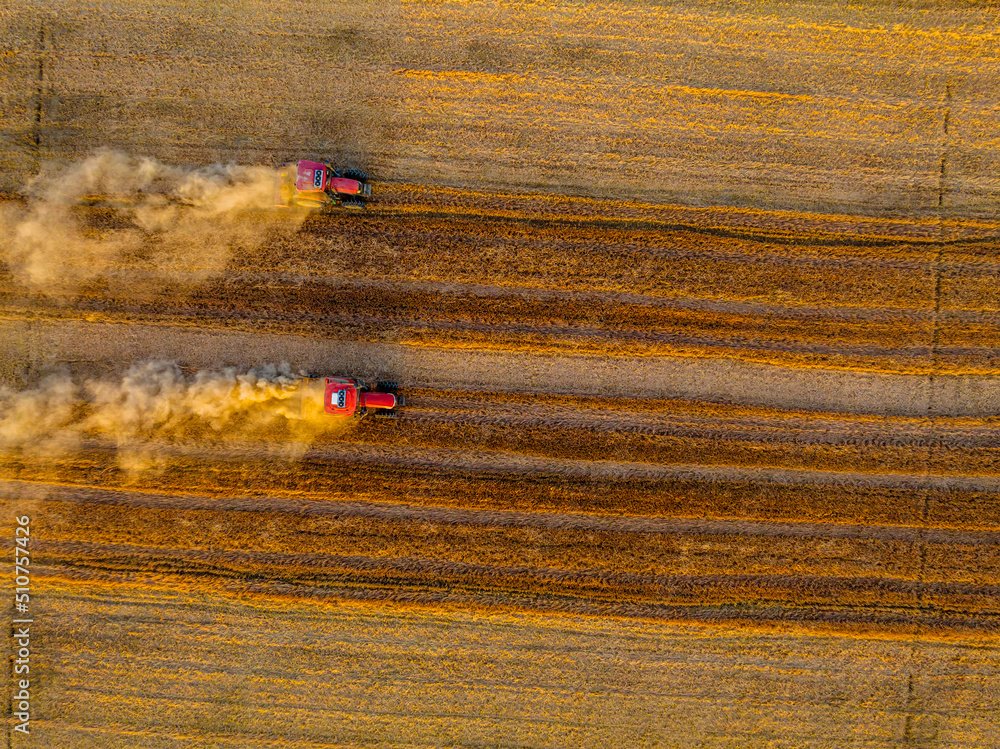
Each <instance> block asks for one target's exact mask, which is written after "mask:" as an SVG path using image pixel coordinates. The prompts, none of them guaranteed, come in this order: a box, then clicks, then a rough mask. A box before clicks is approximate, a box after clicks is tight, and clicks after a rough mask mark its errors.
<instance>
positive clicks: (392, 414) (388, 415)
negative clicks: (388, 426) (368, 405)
mask: <svg viewBox="0 0 1000 749" xmlns="http://www.w3.org/2000/svg"><path fill="white" fill-rule="evenodd" d="M375 418H376V419H398V418H399V414H398V413H397V412H396V411H376V412H375Z"/></svg>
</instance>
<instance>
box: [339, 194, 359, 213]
mask: <svg viewBox="0 0 1000 749" xmlns="http://www.w3.org/2000/svg"><path fill="white" fill-rule="evenodd" d="M342 204H343V206H344V208H348V209H350V210H353V211H363V210H364V209H365V201H363V200H362V199H361V198H355V197H354V196H347V197H345V198H344V200H343V203H342Z"/></svg>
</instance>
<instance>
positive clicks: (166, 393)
mask: <svg viewBox="0 0 1000 749" xmlns="http://www.w3.org/2000/svg"><path fill="white" fill-rule="evenodd" d="M311 397H313V393H312V392H311V391H310V390H309V388H308V387H307V386H305V385H304V384H303V379H302V377H301V376H300V375H298V374H295V373H293V372H292V371H291V369H290V368H289V366H288V365H287V364H282V365H279V366H275V365H265V366H261V367H256V368H253V369H250V370H245V371H240V370H237V369H235V368H231V367H230V368H225V369H221V370H214V371H207V370H202V371H198V372H195V373H193V374H185V373H184V372H183V371H182V370H181V368H180V367H179V366H178V365H177V364H176V363H174V362H169V361H158V360H152V361H145V362H139V363H136V364H133V365H132V367H131V368H130V369H129V370H128V371H127V372H126V373H125V374H124V375H123V376H121V377H120V378H104V379H101V378H91V379H86V380H84V381H82V382H76V381H75V380H74V379H73V377H72V376H71V375H70V374H69V373H68V372H60V373H56V374H52V375H49V376H48V377H46V378H45V379H43V380H42V381H41V382H40V383H39V384H38V385H37V386H36V387H35V388H32V389H29V390H21V391H18V390H14V389H11V388H0V452H12V451H20V452H21V453H22V454H27V455H31V456H50V457H59V456H65V455H69V454H72V453H74V452H76V451H78V450H80V449H81V448H82V447H83V446H84V442H85V441H87V440H89V441H90V442H91V443H93V442H95V441H96V443H97V444H100V445H109V444H110V445H113V447H114V449H115V450H116V454H117V458H118V463H119V465H120V466H121V467H122V468H125V469H126V470H129V471H141V470H146V469H150V468H160V467H162V466H163V465H165V464H166V458H165V454H164V451H165V449H166V448H169V447H171V446H178V445H180V446H183V445H184V443H185V442H192V441H193V442H195V443H198V444H201V445H204V444H206V442H208V443H211V442H212V441H213V440H214V441H216V442H218V441H219V440H222V439H225V440H226V441H227V442H230V443H232V442H234V441H236V442H238V441H240V440H244V441H251V440H252V441H254V442H255V449H257V448H260V449H264V450H265V451H269V452H271V453H274V454H276V455H277V454H280V455H281V456H283V457H292V458H294V457H297V456H300V455H301V454H303V453H304V452H305V450H306V449H307V448H308V445H309V443H310V442H311V441H312V440H313V439H314V438H315V437H316V436H318V435H319V434H321V433H330V432H333V431H335V430H339V429H343V428H346V427H345V425H343V424H341V423H340V422H339V421H338V422H334V421H333V420H331V419H330V418H329V417H326V416H325V415H324V414H323V413H322V410H321V408H319V407H318V406H319V404H318V403H311V402H310V401H309V399H310V398H311ZM166 452H169V450H166Z"/></svg>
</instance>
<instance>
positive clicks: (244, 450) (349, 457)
mask: <svg viewBox="0 0 1000 749" xmlns="http://www.w3.org/2000/svg"><path fill="white" fill-rule="evenodd" d="M154 444H155V447H156V453H157V455H163V456H172V455H176V456H210V457H218V458H223V459H228V458H246V457H253V456H254V455H258V454H259V455H261V456H274V455H275V454H280V453H282V450H281V449H280V448H281V445H279V444H277V443H269V444H263V445H262V444H259V443H247V444H246V445H245V446H243V447H240V446H237V445H236V444H233V443H230V444H229V445H227V446H224V447H216V446H209V445H197V444H188V445H168V444H161V443H158V442H157V443H148V446H150V447H151V446H153V445H154ZM297 444H298V443H294V444H293V443H289V448H290V449H294V448H295V447H296V446H297ZM285 452H287V451H285ZM303 459H306V460H319V461H332V462H349V463H364V464H371V465H393V466H400V467H412V468H432V469H436V470H443V471H448V472H471V473H483V474H506V475H517V476H558V477H561V478H585V479H617V480H637V479H638V480H642V479H651V480H664V479H674V480H681V481H705V482H740V483H754V484H782V485H818V486H831V487H834V486H835V487H847V488H851V487H857V488H881V489H911V490H920V489H925V490H926V489H936V490H939V491H947V490H949V489H957V490H961V491H981V492H990V493H998V492H1000V477H996V476H976V475H971V476H970V475H934V474H923V473H919V474H905V473H861V472H848V471H817V470H807V469H793V468H770V467H766V466H761V467H758V466H750V467H746V466H736V465H698V464H655V463H638V462H622V461H614V460H580V459H569V458H551V457H544V456H536V455H528V454H523V453H512V452H505V451H497V450H469V449H465V448H443V447H434V448H431V447H418V446H414V445H402V446H389V445H382V444H373V443H359V442H340V443H325V444H314V445H312V446H311V447H309V448H308V450H306V451H305V453H304V455H303Z"/></svg>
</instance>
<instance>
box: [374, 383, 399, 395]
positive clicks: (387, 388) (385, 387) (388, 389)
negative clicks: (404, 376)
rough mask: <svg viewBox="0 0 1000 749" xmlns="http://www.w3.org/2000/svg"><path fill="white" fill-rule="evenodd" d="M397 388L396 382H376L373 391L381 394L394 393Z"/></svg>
mask: <svg viewBox="0 0 1000 749" xmlns="http://www.w3.org/2000/svg"><path fill="white" fill-rule="evenodd" d="M398 387H399V383H398V382H378V383H376V384H375V389H376V390H379V391H380V392H383V393H395V392H396V388H398Z"/></svg>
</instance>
